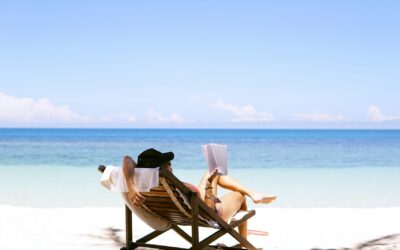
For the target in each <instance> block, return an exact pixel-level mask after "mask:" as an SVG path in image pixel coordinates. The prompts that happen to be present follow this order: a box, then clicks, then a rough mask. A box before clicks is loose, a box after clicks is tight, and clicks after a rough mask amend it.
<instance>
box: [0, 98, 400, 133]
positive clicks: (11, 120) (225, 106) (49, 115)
mask: <svg viewBox="0 0 400 250" xmlns="http://www.w3.org/2000/svg"><path fill="white" fill-rule="evenodd" d="M205 108H206V109H207V108H210V109H213V110H214V111H217V112H219V113H221V115H222V113H224V114H227V115H228V119H226V120H219V121H218V120H217V121H214V122H215V123H218V122H227V123H226V124H229V123H235V124H238V123H244V124H246V125H247V126H248V124H249V122H250V123H253V124H257V123H258V124H263V125H264V126H265V127H266V128H268V125H269V124H270V123H272V122H290V121H304V122H312V123H340V122H344V121H347V122H348V121H351V119H350V118H346V117H345V116H344V115H342V114H329V113H323V112H320V113H318V112H314V113H297V114H293V115H292V116H291V117H289V118H278V116H276V115H275V116H274V115H272V114H270V113H267V112H263V111H258V110H256V108H255V107H254V106H253V105H250V104H247V105H244V106H237V105H234V104H229V103H226V102H224V101H223V100H222V99H217V100H216V101H214V102H212V103H210V104H209V105H208V107H205ZM365 121H368V122H372V123H385V122H390V121H400V115H385V114H382V112H381V111H380V109H379V108H378V107H377V106H375V105H371V106H370V107H368V109H367V112H366V120H365ZM206 122H211V123H209V124H212V121H206ZM8 125H12V126H15V127H132V128H135V127H138V126H139V127H143V126H144V127H145V126H146V125H147V126H149V127H152V126H155V127H157V126H160V127H169V126H171V125H172V127H174V126H173V125H179V126H180V127H185V126H187V127H193V124H191V121H188V120H185V118H184V117H183V116H182V115H180V114H178V113H176V112H173V113H171V114H169V115H163V114H161V113H159V112H158V111H156V110H154V109H153V108H149V109H148V111H147V112H146V114H145V115H144V116H143V117H140V118H139V117H138V116H137V114H112V115H110V114H104V115H102V116H99V117H93V116H86V115H83V114H79V113H77V112H74V111H72V110H71V109H70V108H69V107H68V105H60V106H59V105H55V104H54V103H52V101H51V100H49V99H48V98H40V99H37V100H35V99H33V98H27V97H16V96H12V95H7V94H5V93H2V92H0V127H7V126H8ZM250 127H251V126H250Z"/></svg>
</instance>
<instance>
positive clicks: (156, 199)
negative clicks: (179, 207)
mask: <svg viewBox="0 0 400 250" xmlns="http://www.w3.org/2000/svg"><path fill="white" fill-rule="evenodd" d="M147 201H154V202H160V203H171V202H173V201H172V200H171V198H170V197H169V196H168V197H152V196H147V197H146V202H147Z"/></svg>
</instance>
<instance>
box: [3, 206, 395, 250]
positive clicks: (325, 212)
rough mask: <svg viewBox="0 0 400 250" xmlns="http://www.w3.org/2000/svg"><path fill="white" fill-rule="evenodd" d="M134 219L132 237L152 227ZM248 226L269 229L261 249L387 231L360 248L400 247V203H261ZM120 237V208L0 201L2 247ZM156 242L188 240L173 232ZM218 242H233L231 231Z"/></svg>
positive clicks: (258, 242) (115, 243)
mask: <svg viewBox="0 0 400 250" xmlns="http://www.w3.org/2000/svg"><path fill="white" fill-rule="evenodd" d="M133 224H134V232H133V237H134V238H138V237H140V236H143V235H144V234H145V233H147V232H149V231H150V229H149V228H148V227H147V226H145V225H144V224H143V223H142V222H141V221H139V220H138V219H137V218H136V217H134V221H133ZM249 229H253V230H261V231H268V232H269V236H255V235H250V236H249V240H250V241H251V242H252V243H253V244H254V245H255V246H256V247H262V248H264V249H288V250H297V249H299V250H301V249H312V248H318V249H340V248H344V247H348V248H352V249H361V248H356V247H357V245H358V244H360V243H365V242H367V241H371V240H374V239H379V238H382V237H385V236H389V235H393V236H392V237H391V238H387V239H385V240H381V241H380V243H382V242H383V241H384V242H386V243H385V244H386V245H380V246H377V247H376V246H375V248H373V247H370V248H362V249H400V208H374V209H352V208H351V209H345V208H310V209H284V208H263V209H257V215H256V216H255V217H253V218H252V219H250V222H249ZM208 231H209V230H208V229H205V230H202V231H201V235H205V234H206V233H207V232H208ZM124 241H125V231H124V209H123V208H54V209H40V208H24V207H12V206H0V249H1V250H12V249H41V250H46V249H119V247H120V246H121V244H123V242H124ZM156 242H157V241H156ZM158 242H162V243H165V244H173V243H172V242H174V243H175V244H177V246H183V247H185V246H186V247H187V246H188V245H187V243H186V242H185V241H183V240H181V239H179V236H176V235H175V233H173V232H168V233H166V235H165V236H163V238H161V239H159V240H158ZM218 242H222V243H225V244H231V243H234V241H233V240H232V239H231V238H230V237H224V238H223V239H221V240H218ZM370 244H371V245H372V243H370ZM374 244H375V245H376V244H378V243H374Z"/></svg>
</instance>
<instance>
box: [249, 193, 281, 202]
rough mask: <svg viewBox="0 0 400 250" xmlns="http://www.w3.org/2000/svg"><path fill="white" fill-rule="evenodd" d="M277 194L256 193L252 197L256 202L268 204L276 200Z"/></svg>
mask: <svg viewBox="0 0 400 250" xmlns="http://www.w3.org/2000/svg"><path fill="white" fill-rule="evenodd" d="M276 198H277V196H275V195H269V194H261V193H254V194H253V195H252V196H251V199H252V200H253V202H254V203H256V204H268V203H271V202H273V201H274V200H276Z"/></svg>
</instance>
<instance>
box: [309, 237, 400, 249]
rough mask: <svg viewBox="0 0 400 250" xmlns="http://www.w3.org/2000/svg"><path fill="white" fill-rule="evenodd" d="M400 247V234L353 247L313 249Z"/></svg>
mask: <svg viewBox="0 0 400 250" xmlns="http://www.w3.org/2000/svg"><path fill="white" fill-rule="evenodd" d="M395 249H400V234H391V235H387V236H384V237H381V238H377V239H373V240H369V241H365V242H362V243H359V244H357V245H356V246H355V247H353V248H312V249H311V250H395Z"/></svg>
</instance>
